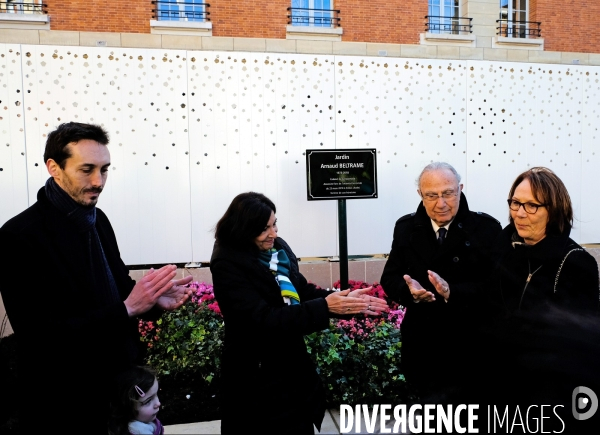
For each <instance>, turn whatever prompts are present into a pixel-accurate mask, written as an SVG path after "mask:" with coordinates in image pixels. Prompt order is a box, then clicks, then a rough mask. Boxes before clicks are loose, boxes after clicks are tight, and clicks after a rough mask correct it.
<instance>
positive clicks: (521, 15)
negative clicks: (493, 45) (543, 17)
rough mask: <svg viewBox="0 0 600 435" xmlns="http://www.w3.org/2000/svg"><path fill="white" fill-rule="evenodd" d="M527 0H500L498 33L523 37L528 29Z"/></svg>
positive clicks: (527, 32)
mask: <svg viewBox="0 0 600 435" xmlns="http://www.w3.org/2000/svg"><path fill="white" fill-rule="evenodd" d="M527 2H528V0H500V35H501V36H506V37H513V38H525V37H527V36H528V35H529V34H531V31H530V30H529V29H528V26H527V24H528V22H527V19H528V8H527V6H528V5H527Z"/></svg>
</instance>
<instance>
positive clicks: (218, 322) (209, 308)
mask: <svg viewBox="0 0 600 435" xmlns="http://www.w3.org/2000/svg"><path fill="white" fill-rule="evenodd" d="M190 288H192V289H193V290H194V292H193V293H192V297H191V300H190V301H189V302H188V303H186V304H184V305H183V306H182V307H181V308H179V309H178V310H175V311H167V312H165V313H164V314H163V315H162V317H161V318H160V319H158V320H156V321H155V322H152V321H144V320H140V322H139V325H138V327H139V330H140V334H141V341H142V342H143V343H145V344H146V345H147V347H148V356H147V361H146V362H147V363H148V364H149V365H151V366H153V367H154V368H155V369H156V370H158V371H159V373H161V374H175V373H179V372H182V371H187V370H195V371H196V373H197V374H199V375H200V376H202V378H204V380H205V381H207V382H209V383H210V382H211V381H212V379H213V378H214V377H215V375H216V374H218V373H219V372H220V366H221V352H222V347H223V346H222V344H223V336H224V328H223V316H222V314H221V310H220V309H219V305H218V303H217V301H216V300H215V295H214V292H213V288H212V285H209V284H205V283H198V282H193V283H191V284H190Z"/></svg>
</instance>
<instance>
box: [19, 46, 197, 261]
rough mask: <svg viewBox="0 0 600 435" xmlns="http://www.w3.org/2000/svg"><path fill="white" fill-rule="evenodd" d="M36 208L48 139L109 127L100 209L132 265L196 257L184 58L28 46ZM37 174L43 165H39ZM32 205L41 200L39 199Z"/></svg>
mask: <svg viewBox="0 0 600 435" xmlns="http://www.w3.org/2000/svg"><path fill="white" fill-rule="evenodd" d="M24 51H26V52H27V53H28V54H29V56H28V57H27V58H28V62H27V64H26V66H24V70H25V74H26V75H25V80H26V81H27V88H28V91H29V90H30V91H31V92H30V93H27V94H26V98H25V101H26V106H27V111H26V123H27V134H28V137H27V153H28V161H29V166H31V165H32V164H33V165H34V168H33V170H31V169H32V168H30V171H29V192H30V200H32V199H33V198H35V194H36V192H37V190H38V189H39V187H40V186H42V185H43V183H44V182H45V180H46V179H47V178H48V174H47V171H46V169H45V167H44V165H43V161H42V155H43V150H44V146H45V140H46V135H47V133H48V132H50V131H51V130H53V129H54V128H56V127H57V126H58V125H59V124H60V123H63V122H68V121H77V122H86V123H95V124H100V125H102V126H103V127H104V128H105V129H106V130H107V131H108V132H109V135H110V139H111V140H110V146H109V150H110V151H111V163H112V166H111V169H110V172H109V179H108V182H107V185H106V189H105V191H104V192H103V194H102V195H101V197H100V201H99V206H100V207H101V208H102V209H103V210H104V211H106V212H107V214H108V215H109V217H110V219H111V222H112V224H113V227H114V228H115V232H116V234H117V238H118V240H119V245H120V249H121V254H122V257H123V259H124V261H125V262H126V263H128V264H147V263H161V262H185V261H188V260H189V258H190V257H191V237H190V235H191V229H190V219H191V213H190V206H189V201H190V199H189V198H190V194H189V191H190V187H189V164H188V160H189V156H188V154H187V153H188V151H189V150H188V134H187V115H188V109H187V69H186V59H185V52H177V51H170V52H168V53H164V52H159V51H158V50H143V49H118V50H110V49H105V48H95V47H52V46H27V47H24ZM36 164H37V165H38V166H35V165H36ZM33 200H34V199H33Z"/></svg>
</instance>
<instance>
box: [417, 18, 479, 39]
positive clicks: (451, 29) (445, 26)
mask: <svg viewBox="0 0 600 435" xmlns="http://www.w3.org/2000/svg"><path fill="white" fill-rule="evenodd" d="M425 19H426V20H427V22H426V23H425V31H426V32H430V33H452V34H455V35H458V34H461V33H473V30H472V28H473V25H472V24H471V21H473V18H467V17H443V16H437V15H425Z"/></svg>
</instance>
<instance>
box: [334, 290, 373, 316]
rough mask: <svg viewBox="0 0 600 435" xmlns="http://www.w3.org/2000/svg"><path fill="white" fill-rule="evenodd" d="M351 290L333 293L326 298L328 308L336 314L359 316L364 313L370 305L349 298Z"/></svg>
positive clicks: (361, 300) (360, 299)
mask: <svg viewBox="0 0 600 435" xmlns="http://www.w3.org/2000/svg"><path fill="white" fill-rule="evenodd" d="M349 294H350V290H344V291H341V292H333V293H331V294H330V295H329V296H327V297H326V298H325V302H327V308H328V309H329V311H330V312H332V313H334V314H358V313H362V312H364V311H365V310H366V309H367V307H368V305H369V304H368V303H367V302H366V301H365V300H364V299H362V298H357V297H353V296H349Z"/></svg>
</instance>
